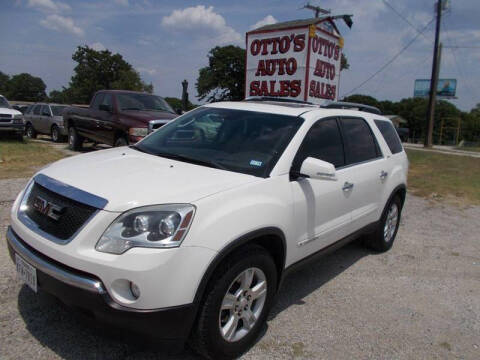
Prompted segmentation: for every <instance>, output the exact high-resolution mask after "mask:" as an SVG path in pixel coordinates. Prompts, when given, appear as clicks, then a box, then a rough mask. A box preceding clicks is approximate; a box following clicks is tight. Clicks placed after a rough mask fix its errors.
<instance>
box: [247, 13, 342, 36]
mask: <svg viewBox="0 0 480 360" xmlns="http://www.w3.org/2000/svg"><path fill="white" fill-rule="evenodd" d="M326 20H328V21H329V22H330V23H331V24H332V25H333V27H334V28H335V31H336V32H337V33H339V31H338V29H337V26H336V25H335V21H333V17H332V15H325V16H320V17H318V18H309V19H300V20H290V21H283V22H279V23H275V24H269V25H264V26H260V27H259V28H256V29H253V30H250V31H248V32H247V34H254V33H256V32H260V31H270V30H282V29H289V28H296V27H306V26H309V25H313V24H319V23H321V22H323V21H326Z"/></svg>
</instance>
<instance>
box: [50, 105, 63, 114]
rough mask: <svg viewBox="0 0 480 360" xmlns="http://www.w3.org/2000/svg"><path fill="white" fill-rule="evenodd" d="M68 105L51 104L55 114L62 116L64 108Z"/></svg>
mask: <svg viewBox="0 0 480 360" xmlns="http://www.w3.org/2000/svg"><path fill="white" fill-rule="evenodd" d="M66 108H67V107H66V106H58V105H51V106H50V109H52V113H53V116H62V114H63V110H65V109H66Z"/></svg>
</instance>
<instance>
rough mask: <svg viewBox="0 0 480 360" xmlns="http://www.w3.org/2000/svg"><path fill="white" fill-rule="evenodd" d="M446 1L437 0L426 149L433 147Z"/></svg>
mask: <svg viewBox="0 0 480 360" xmlns="http://www.w3.org/2000/svg"><path fill="white" fill-rule="evenodd" d="M444 1H445V0H437V23H436V26H435V45H434V47H433V63H432V77H431V79H430V97H429V99H428V110H427V133H426V135H425V141H424V143H423V145H424V147H432V145H433V122H434V119H435V98H436V95H437V85H438V74H439V72H440V55H439V51H440V49H439V43H440V23H441V20H442V5H443V2H444Z"/></svg>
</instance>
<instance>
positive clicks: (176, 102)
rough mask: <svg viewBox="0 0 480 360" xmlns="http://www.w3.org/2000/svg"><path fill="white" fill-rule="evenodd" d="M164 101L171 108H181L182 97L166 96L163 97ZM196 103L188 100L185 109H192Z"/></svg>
mask: <svg viewBox="0 0 480 360" xmlns="http://www.w3.org/2000/svg"><path fill="white" fill-rule="evenodd" d="M164 99H165V101H166V102H167V103H168V105H170V106H171V107H172V109H173V110H175V111H176V110H177V109H181V108H182V99H179V98H176V97H166V98H164ZM196 107H197V105H194V104H192V103H191V102H190V101H188V106H187V110H192V109H195V108H196Z"/></svg>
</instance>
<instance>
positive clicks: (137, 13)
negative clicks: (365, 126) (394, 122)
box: [0, 0, 480, 110]
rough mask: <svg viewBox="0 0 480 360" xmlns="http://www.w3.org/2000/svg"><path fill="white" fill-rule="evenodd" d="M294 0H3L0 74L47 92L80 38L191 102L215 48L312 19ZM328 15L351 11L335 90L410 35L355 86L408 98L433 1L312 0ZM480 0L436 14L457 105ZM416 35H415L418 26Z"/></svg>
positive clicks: (478, 50)
mask: <svg viewBox="0 0 480 360" xmlns="http://www.w3.org/2000/svg"><path fill="white" fill-rule="evenodd" d="M305 3H306V2H305V1H299V0H284V1H279V0H266V1H261V0H242V1H235V0H228V1H220V0H217V1H183V0H175V1H174V0H169V1H167V0H165V1H160V0H76V1H75V0H58V1H57V0H0V8H1V11H0V33H1V34H2V36H1V37H0V49H1V51H0V71H2V72H4V73H7V74H10V75H14V74H17V73H21V72H28V73H31V74H32V75H34V76H39V77H41V78H42V79H43V80H44V82H45V83H46V85H47V91H48V92H49V91H51V90H54V89H61V87H62V86H67V85H68V82H69V80H70V78H71V76H72V73H73V68H74V67H75V62H74V61H73V60H72V59H71V56H72V53H73V52H74V51H75V49H76V47H77V46H79V45H85V44H86V45H89V46H91V47H93V48H95V49H97V50H103V49H109V50H111V51H112V52H118V53H120V54H121V55H122V56H123V57H124V58H125V60H126V61H128V62H129V63H130V64H132V65H133V66H134V67H135V69H137V70H138V71H139V72H140V75H141V77H142V79H143V80H145V81H146V82H152V83H153V85H154V91H155V93H156V94H158V95H161V96H175V97H180V96H181V81H182V80H183V79H187V80H188V82H189V94H190V100H192V101H193V102H194V103H196V102H198V100H197V99H196V97H195V95H196V94H197V93H196V90H195V82H196V79H197V77H198V70H199V69H200V68H201V67H204V66H206V65H207V64H208V58H207V55H208V51H209V50H210V49H211V48H213V47H214V46H217V45H228V44H234V45H238V46H241V47H245V33H246V32H247V31H249V30H250V29H252V28H255V27H257V26H261V25H265V24H271V23H274V22H281V21H288V20H295V19H304V18H309V17H312V16H313V13H312V12H311V11H309V10H305V9H301V8H302V6H303V5H304V4H305ZM311 3H313V4H315V3H317V4H321V5H322V7H323V8H326V9H330V10H331V11H332V13H334V14H345V13H348V14H353V22H354V23H353V27H352V29H349V28H348V27H347V26H346V25H345V24H344V23H343V22H341V21H339V22H338V27H339V30H340V32H341V34H342V36H343V37H344V39H345V47H344V53H345V55H346V56H347V58H348V62H349V63H350V69H348V70H345V71H342V74H341V77H340V95H341V96H342V95H345V94H351V91H352V90H354V89H355V88H357V86H358V85H360V84H362V82H364V81H365V80H366V79H367V78H369V77H370V76H371V75H372V74H374V73H375V72H376V71H378V70H379V69H381V68H382V66H383V65H385V64H386V63H387V62H389V61H390V60H391V59H392V58H394V57H395V55H396V54H398V53H399V52H400V51H401V50H402V48H404V47H405V46H407V45H408V44H409V43H410V42H411V41H412V39H414V38H415V37H416V39H415V40H414V41H413V43H412V44H411V45H410V46H409V47H408V48H407V49H406V50H405V51H403V52H402V53H401V54H400V55H399V56H398V57H396V58H395V60H394V61H393V62H392V63H391V64H390V65H388V66H386V67H385V69H384V70H383V71H381V72H380V73H378V74H377V75H376V76H375V77H373V78H372V79H371V80H370V81H368V82H366V83H365V84H364V85H362V86H361V87H360V88H358V89H356V90H355V91H354V92H353V93H361V94H366V95H371V96H373V97H375V98H377V99H379V100H392V101H398V100H400V99H402V98H407V97H411V96H413V86H414V80H415V79H424V78H430V74H431V66H432V52H433V42H434V41H433V40H434V25H435V22H434V21H432V22H431V23H430V25H428V23H429V22H430V21H431V20H432V18H433V16H434V1H433V0H421V1H419V0H388V1H387V0H362V1H358V0H325V1H311ZM479 14H480V2H479V1H478V0H450V5H449V8H448V9H447V10H446V12H445V13H444V14H443V21H442V24H441V41H442V43H443V45H444V49H443V52H442V57H441V60H442V63H441V71H440V77H441V78H456V79H457V96H458V99H456V100H451V101H452V103H454V104H455V105H456V106H458V107H459V108H460V109H462V110H470V109H471V108H473V107H474V106H475V104H477V103H480V87H479V86H478V83H479V80H480V66H479V64H480V26H479V25H478V15H479ZM419 30H420V32H422V34H420V33H419Z"/></svg>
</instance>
